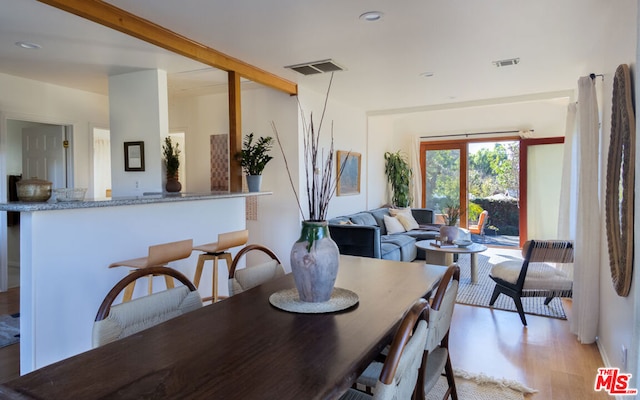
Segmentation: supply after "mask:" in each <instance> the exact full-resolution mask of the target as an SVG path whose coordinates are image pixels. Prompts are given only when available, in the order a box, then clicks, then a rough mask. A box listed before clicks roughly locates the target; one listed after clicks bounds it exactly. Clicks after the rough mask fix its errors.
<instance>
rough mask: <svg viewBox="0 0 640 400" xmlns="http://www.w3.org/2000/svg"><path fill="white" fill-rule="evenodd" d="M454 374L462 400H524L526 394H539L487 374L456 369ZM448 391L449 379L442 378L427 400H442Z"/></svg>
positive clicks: (515, 383)
mask: <svg viewBox="0 0 640 400" xmlns="http://www.w3.org/2000/svg"><path fill="white" fill-rule="evenodd" d="M453 372H454V375H455V377H456V389H457V392H458V398H459V399H460V400H497V399H501V400H523V399H524V395H525V394H529V393H536V392H537V390H535V389H531V388H529V387H526V386H525V385H523V384H521V383H520V382H517V381H513V380H508V379H498V378H493V377H490V376H487V375H485V374H471V373H468V372H466V371H462V370H455V369H454V371H453ZM446 389H447V378H445V377H444V376H443V377H440V379H439V380H438V383H436V386H434V388H433V389H431V391H430V392H429V393H427V398H426V400H435V399H442V398H443V397H444V393H445V391H446Z"/></svg>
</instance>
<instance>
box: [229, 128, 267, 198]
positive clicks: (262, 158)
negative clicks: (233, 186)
mask: <svg viewBox="0 0 640 400" xmlns="http://www.w3.org/2000/svg"><path fill="white" fill-rule="evenodd" d="M272 146H273V138H272V137H271V136H267V137H259V138H257V140H255V141H254V136H253V133H250V134H248V135H247V136H245V138H244V141H243V142H242V151H240V152H239V153H237V154H236V159H237V160H238V161H240V166H242V170H243V171H244V173H245V174H246V177H247V186H248V187H249V191H250V192H259V191H260V183H261V182H262V171H264V167H266V166H267V163H268V162H269V161H271V160H272V159H273V157H272V156H270V155H269V151H271V147H272Z"/></svg>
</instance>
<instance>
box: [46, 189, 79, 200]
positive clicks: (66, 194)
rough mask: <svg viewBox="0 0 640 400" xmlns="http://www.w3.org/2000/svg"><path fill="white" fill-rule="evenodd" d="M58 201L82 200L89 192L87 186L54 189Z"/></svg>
mask: <svg viewBox="0 0 640 400" xmlns="http://www.w3.org/2000/svg"><path fill="white" fill-rule="evenodd" d="M54 193H55V194H56V200H57V201H82V200H84V195H85V193H87V189H86V188H62V189H54Z"/></svg>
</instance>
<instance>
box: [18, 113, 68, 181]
mask: <svg viewBox="0 0 640 400" xmlns="http://www.w3.org/2000/svg"><path fill="white" fill-rule="evenodd" d="M64 131H65V128H64V126H60V125H38V126H34V127H30V128H24V129H23V130H22V179H29V178H33V177H37V178H39V179H45V180H48V181H51V182H52V183H53V188H54V189H55V188H64V187H67V173H66V164H67V161H66V152H65V148H64V142H65V135H64Z"/></svg>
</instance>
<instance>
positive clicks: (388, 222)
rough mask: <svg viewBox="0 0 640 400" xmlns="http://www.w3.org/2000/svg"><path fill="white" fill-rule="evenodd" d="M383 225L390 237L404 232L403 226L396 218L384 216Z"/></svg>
mask: <svg viewBox="0 0 640 400" xmlns="http://www.w3.org/2000/svg"><path fill="white" fill-rule="evenodd" d="M384 225H385V227H386V228H387V233H388V234H389V235H391V234H392V233H400V232H405V231H406V230H405V229H404V226H402V223H401V222H400V221H398V218H396V217H390V216H388V215H385V216H384Z"/></svg>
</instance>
